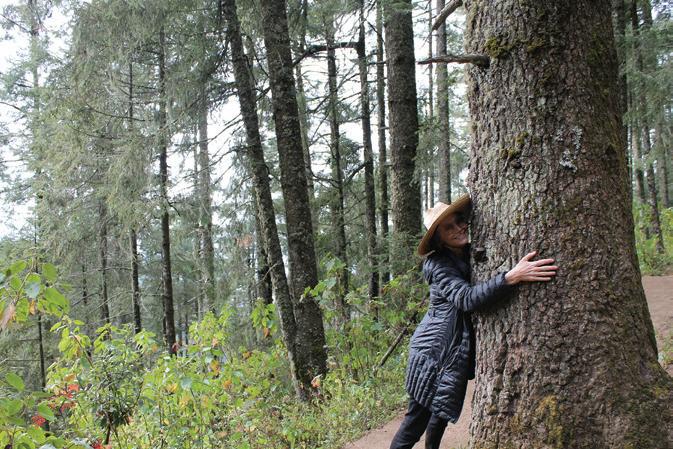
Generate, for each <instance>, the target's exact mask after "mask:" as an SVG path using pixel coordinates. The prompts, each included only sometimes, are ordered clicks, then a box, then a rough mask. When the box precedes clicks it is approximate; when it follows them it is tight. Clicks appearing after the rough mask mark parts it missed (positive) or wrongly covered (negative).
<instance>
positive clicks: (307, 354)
mask: <svg viewBox="0 0 673 449" xmlns="http://www.w3.org/2000/svg"><path fill="white" fill-rule="evenodd" d="M223 8H224V12H225V17H226V18H227V22H228V31H227V36H228V38H229V41H230V45H231V51H232V61H233V65H234V75H235V77H236V84H237V87H238V89H237V90H238V96H239V102H240V105H241V115H242V116H243V123H244V126H245V129H246V136H247V144H248V146H247V154H248V158H249V160H250V165H251V168H252V176H253V184H254V186H255V198H256V201H257V208H258V210H259V211H260V215H259V219H260V228H261V230H262V234H263V235H264V244H265V246H266V250H267V253H268V261H269V265H271V268H270V270H271V282H272V286H273V291H274V295H275V298H276V305H277V306H278V312H279V316H280V326H281V331H282V333H283V340H284V343H285V346H286V348H287V350H288V355H289V359H290V369H291V371H292V379H293V383H294V386H295V390H296V392H297V395H298V396H299V397H300V398H307V397H308V396H309V392H310V391H311V388H312V387H311V380H312V379H313V377H314V376H316V375H319V374H324V373H325V370H326V366H325V359H324V358H323V359H322V364H321V363H320V362H319V360H318V359H319V356H318V355H316V352H317V351H322V355H323V356H324V355H325V352H324V344H325V338H324V330H323V325H322V316H321V315H320V310H319V309H318V307H317V304H316V303H315V302H314V301H313V300H312V298H310V297H304V298H302V297H301V296H299V297H294V298H293V297H292V294H291V290H290V288H289V285H288V282H287V278H286V276H285V265H284V263H283V254H282V252H281V246H280V240H279V238H278V232H277V229H276V219H275V214H274V209H273V201H272V198H271V188H270V185H269V169H268V167H267V166H266V163H265V162H264V151H263V148H262V143H261V137H260V134H259V122H258V118H257V112H256V108H255V94H254V91H253V84H252V79H251V76H250V72H249V66H248V62H247V59H246V57H245V54H244V53H243V45H242V43H241V37H240V25H239V23H238V17H237V15H236V5H235V2H234V0H224V1H223ZM265 8H271V10H272V11H274V8H273V5H272V4H267V5H265ZM284 13H285V10H284V5H283V10H282V14H283V16H284ZM266 23H271V22H266ZM285 38H286V39H287V23H285ZM287 43H288V44H289V39H287ZM272 48H273V47H272ZM284 51H285V52H286V56H287V57H288V58H289V46H288V47H287V49H286V50H284ZM285 70H286V73H285V76H286V77H287V76H289V77H290V80H292V67H291V66H286V67H285ZM285 82H286V83H287V80H285ZM288 94H290V95H292V98H294V89H292V91H290V92H288ZM286 101H288V100H287V99H286ZM295 106H296V102H295ZM295 111H296V107H295ZM294 117H295V119H296V115H295V116H294ZM276 126H277V127H278V126H279V125H278V124H277V125H276ZM281 129H283V128H282V127H281ZM295 131H298V125H297V129H296V130H295ZM282 142H283V144H287V141H285V140H283V141H282ZM298 142H300V140H299V139H297V140H296V141H295V145H296V144H297V143H298ZM278 145H279V147H280V145H281V139H280V138H279V139H278ZM294 150H295V154H293V157H294V158H295V161H299V164H298V165H296V166H295V167H294V168H295V170H298V172H299V173H302V174H303V173H305V172H304V164H303V155H302V151H301V147H300V146H296V147H295V148H294ZM297 153H298V154H297ZM281 157H282V156H281ZM281 160H282V159H281ZM281 163H282V162H281ZM304 180H305V178H304ZM284 193H285V189H284ZM303 193H304V197H305V198H306V200H308V197H307V195H306V190H305V189H304V191H303ZM286 198H287V197H286ZM286 201H287V200H286ZM286 207H287V208H289V207H290V206H286ZM306 207H308V201H306ZM287 216H288V228H290V231H288V232H289V233H290V235H291V236H292V235H293V231H292V229H296V228H294V226H293V225H295V226H296V225H297V223H296V222H293V223H289V216H290V213H287ZM305 224H306V225H308V229H309V231H310V230H311V222H310V215H309V221H308V223H305ZM293 251H294V253H293ZM296 257H297V252H296V248H292V247H291V248H290V263H291V264H292V263H293V262H295V263H296V262H297V260H296ZM312 260H313V264H314V265H313V270H315V256H314V258H313V259H312ZM298 268H299V269H301V266H300V267H297V266H296V265H295V270H296V269H298ZM316 276H317V275H316ZM301 292H303V290H302V291H301ZM311 306H313V307H314V309H313V310H315V311H316V312H317V317H316V316H313V317H311V318H313V319H314V320H319V321H318V322H317V323H316V322H314V321H311V320H306V313H307V311H311V310H312V309H311ZM303 320H305V321H303ZM302 327H306V328H307V329H306V328H305V329H300V328H302ZM316 334H318V336H316ZM316 345H319V347H318V348H316Z"/></svg>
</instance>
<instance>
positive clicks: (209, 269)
mask: <svg viewBox="0 0 673 449" xmlns="http://www.w3.org/2000/svg"><path fill="white" fill-rule="evenodd" d="M198 164H199V227H200V230H201V244H200V248H201V251H202V254H201V257H200V266H201V283H202V285H203V293H204V295H203V312H209V311H213V310H214V307H215V251H214V249H213V211H212V199H211V193H210V155H209V153H208V92H207V90H206V83H205V81H202V83H201V91H200V98H199V162H198Z"/></svg>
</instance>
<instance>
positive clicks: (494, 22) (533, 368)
mask: <svg viewBox="0 0 673 449" xmlns="http://www.w3.org/2000/svg"><path fill="white" fill-rule="evenodd" d="M464 3H465V9H466V10H467V14H468V17H470V18H471V19H470V20H469V22H468V26H467V29H466V36H465V38H466V51H467V52H468V53H471V54H472V53H477V54H484V53H490V56H491V60H490V66H489V68H488V69H484V68H478V67H470V68H469V69H468V71H467V75H468V85H467V92H468V100H469V105H470V115H471V117H472V120H473V122H474V123H477V124H478V126H475V127H473V128H472V131H473V139H472V148H471V155H472V156H471V161H470V174H469V179H468V185H469V187H470V192H471V195H472V198H473V204H474V214H473V220H472V228H471V231H472V240H473V244H472V246H473V248H474V249H475V251H474V254H473V255H474V256H478V257H473V260H474V262H473V265H472V269H473V277H474V281H482V280H485V279H486V278H490V277H491V276H493V275H494V274H495V273H496V272H499V271H504V270H507V269H508V268H509V267H511V266H512V265H513V264H515V263H516V261H517V260H518V259H519V258H520V257H521V256H523V255H524V254H526V253H528V252H529V251H532V250H538V251H539V252H540V256H541V257H543V258H546V257H552V258H554V259H555V260H556V262H557V264H558V265H559V266H560V270H559V274H558V276H557V277H556V278H554V279H553V280H552V281H551V282H548V283H533V284H523V285H519V286H517V287H516V288H515V290H513V295H512V297H511V298H510V299H506V300H503V301H501V302H499V303H498V304H496V305H494V306H493V307H491V308H488V309H487V310H481V311H479V313H476V314H473V315H472V316H473V317H475V318H476V323H475V329H476V341H477V342H478V344H477V346H476V367H477V368H476V371H477V372H476V386H475V393H474V399H473V402H472V405H473V416H472V426H471V433H472V438H471V442H470V447H478V448H491V447H493V448H495V447H499V448H505V447H512V448H521V449H528V448H535V449H538V448H565V447H568V448H570V447H571V448H573V449H585V448H586V449H608V448H618V447H619V448H625V447H633V448H635V447H639V448H668V447H671V445H672V444H673V430H672V429H673V410H672V409H671V407H670V404H671V401H673V381H672V380H671V378H670V377H669V376H668V375H667V374H666V372H665V371H664V370H663V369H662V367H661V366H660V365H659V363H658V362H657V348H656V341H655V338H654V329H653V326H652V321H651V319H650V316H649V313H648V309H647V302H646V300H645V295H644V292H643V288H642V283H641V276H640V271H639V267H638V261H637V257H636V251H635V237H634V230H633V217H632V214H631V204H630V202H629V198H630V197H629V192H628V189H629V188H630V187H629V185H628V177H627V164H626V158H625V157H624V153H623V152H622V151H621V148H623V145H624V142H623V141H622V139H623V134H622V128H621V120H620V118H621V116H620V110H621V109H620V99H619V84H618V64H617V58H616V53H615V50H614V43H613V34H612V27H611V23H610V2H609V1H608V0H601V1H597V2H587V1H580V0H568V1H565V2H558V1H555V0H538V1H536V2H531V3H526V4H525V6H522V3H521V2H520V1H518V0H504V1H501V2H499V3H498V7H497V8H491V7H483V3H482V2H478V1H476V0H466V1H465V2H464ZM494 29H497V30H498V34H495V35H494V34H493V30H494ZM530 42H536V43H537V45H536V46H532V47H531V46H530V44H526V43H530ZM539 45H542V48H543V49H544V51H541V48H540V47H539ZM521 74H526V76H522V75H521ZM568 80H572V82H568ZM541 98H544V99H545V101H544V102H542V101H540V99H541ZM493 105H498V106H497V107H498V109H499V110H502V111H508V113H506V114H494V113H493ZM494 148H514V149H516V151H515V153H516V155H514V156H513V155H512V154H511V152H510V153H509V154H506V153H507V152H503V154H498V155H497V156H496V155H494V153H493V149H494ZM512 157H515V158H516V159H517V161H518V162H519V164H514V165H513V164H511V158H512ZM508 160H509V162H510V163H509V164H506V161H508Z"/></svg>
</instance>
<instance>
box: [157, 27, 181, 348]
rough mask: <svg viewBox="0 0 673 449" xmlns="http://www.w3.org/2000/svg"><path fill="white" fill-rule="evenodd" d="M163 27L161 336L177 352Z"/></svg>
mask: <svg viewBox="0 0 673 449" xmlns="http://www.w3.org/2000/svg"><path fill="white" fill-rule="evenodd" d="M164 41H165V36H164V29H163V27H161V30H160V31H159V183H160V190H161V281H162V284H163V290H162V298H163V305H164V339H165V340H166V344H167V345H168V352H170V353H171V354H176V353H177V345H176V344H175V342H176V340H175V311H174V308H173V274H172V271H171V236H170V217H169V214H168V207H169V204H168V154H167V153H168V137H167V135H166V134H167V133H168V129H167V119H166V56H165V44H164Z"/></svg>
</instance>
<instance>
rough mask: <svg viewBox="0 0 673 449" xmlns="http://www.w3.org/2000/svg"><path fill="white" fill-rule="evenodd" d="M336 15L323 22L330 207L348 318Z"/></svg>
mask: <svg viewBox="0 0 673 449" xmlns="http://www.w3.org/2000/svg"><path fill="white" fill-rule="evenodd" d="M333 20H334V17H333V16H328V17H327V20H325V22H324V26H325V39H326V43H327V76H328V83H327V84H328V97H327V98H328V101H327V111H328V116H329V124H330V154H331V158H330V165H331V168H332V183H333V186H334V188H335V190H336V192H334V193H333V194H332V197H331V201H330V203H331V204H330V210H331V212H332V228H333V233H334V237H335V238H334V255H335V256H336V257H337V258H338V259H339V260H340V261H341V262H342V263H343V265H344V267H343V269H341V270H339V271H340V272H339V283H340V288H339V291H338V292H337V295H336V300H337V308H338V309H339V311H340V313H341V316H342V319H343V320H344V322H347V321H348V320H349V318H350V312H349V310H348V306H347V304H346V301H345V299H344V298H345V295H346V293H347V292H348V256H347V253H346V223H345V219H344V176H343V169H342V167H341V164H342V160H341V145H340V142H339V140H340V139H341V136H340V134H339V111H338V92H337V67H336V53H335V51H334V28H333Z"/></svg>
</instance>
